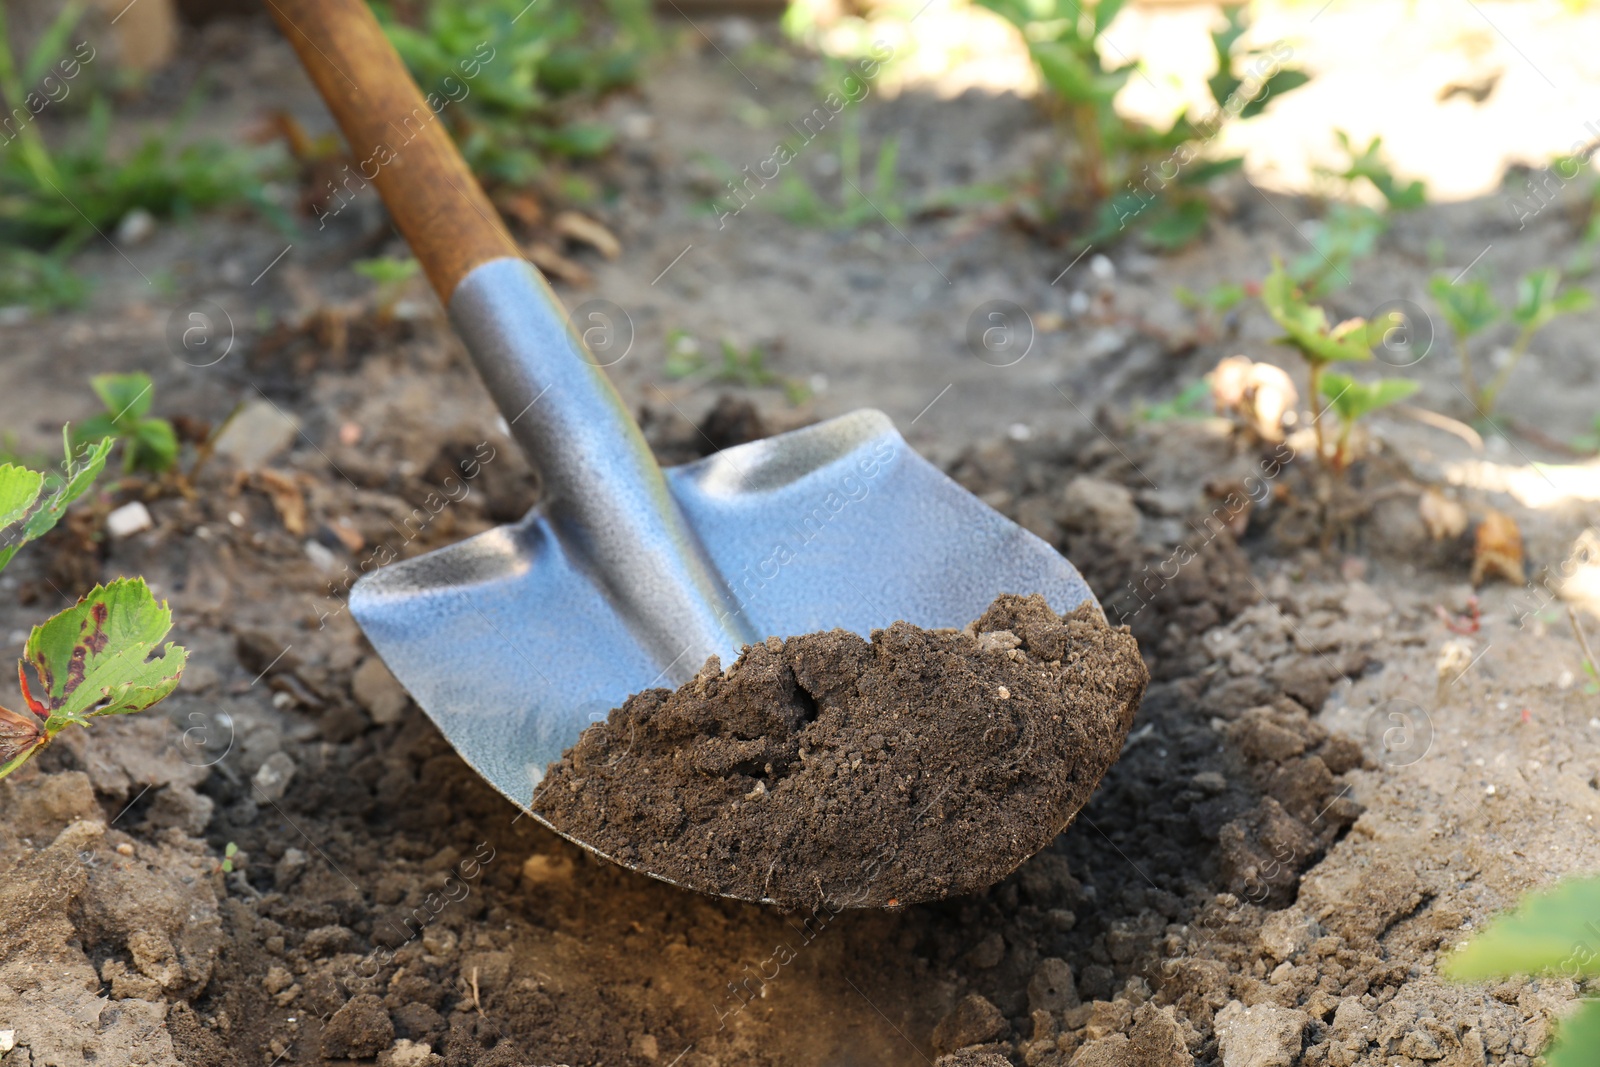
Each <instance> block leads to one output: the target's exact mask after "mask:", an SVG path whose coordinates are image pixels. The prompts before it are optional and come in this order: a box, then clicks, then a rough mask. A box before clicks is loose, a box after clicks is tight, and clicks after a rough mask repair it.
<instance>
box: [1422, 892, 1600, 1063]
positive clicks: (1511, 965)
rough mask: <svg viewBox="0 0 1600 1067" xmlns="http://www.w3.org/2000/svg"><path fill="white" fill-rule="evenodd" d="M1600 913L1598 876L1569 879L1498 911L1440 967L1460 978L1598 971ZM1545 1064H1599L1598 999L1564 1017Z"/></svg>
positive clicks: (1580, 974)
mask: <svg viewBox="0 0 1600 1067" xmlns="http://www.w3.org/2000/svg"><path fill="white" fill-rule="evenodd" d="M1597 913H1600V878H1596V877H1588V878H1569V879H1567V880H1565V881H1563V882H1560V883H1558V884H1557V885H1555V886H1554V887H1552V888H1550V889H1545V890H1542V891H1539V892H1535V893H1532V894H1529V895H1528V896H1527V897H1524V898H1523V900H1522V902H1521V904H1519V905H1518V906H1517V908H1516V910H1515V911H1511V912H1508V913H1506V914H1504V915H1500V916H1497V917H1496V918H1495V919H1494V920H1493V921H1492V922H1490V924H1489V925H1488V926H1487V927H1485V928H1484V930H1483V932H1482V933H1480V934H1479V935H1478V936H1477V937H1475V938H1473V939H1472V940H1471V941H1470V942H1468V943H1467V944H1466V945H1465V946H1464V947H1463V948H1461V949H1460V950H1459V951H1457V952H1455V953H1453V954H1452V955H1450V956H1448V957H1447V958H1446V959H1445V960H1444V962H1443V966H1442V967H1441V970H1443V972H1444V974H1445V975H1446V976H1447V977H1449V978H1453V979H1455V980H1456V981H1461V982H1476V981H1484V980H1487V979H1491V978H1504V977H1509V976H1510V975H1514V974H1557V975H1560V976H1561V977H1564V978H1573V979H1576V978H1580V977H1584V976H1592V975H1600V946H1596V945H1595V943H1594V940H1593V938H1594V917H1595V915H1596V914H1597ZM1544 1062H1545V1064H1546V1065H1547V1067H1592V1065H1593V1064H1595V1063H1600V1001H1596V1000H1585V1001H1583V1002H1581V1003H1580V1004H1579V1006H1578V1010H1577V1011H1576V1012H1574V1013H1573V1014H1572V1015H1570V1016H1568V1017H1567V1018H1566V1019H1563V1020H1562V1021H1561V1024H1560V1026H1559V1027H1558V1028H1557V1030H1556V1037H1555V1042H1554V1044H1552V1045H1551V1047H1550V1051H1549V1052H1548V1053H1547V1055H1546V1058H1545V1061H1544Z"/></svg>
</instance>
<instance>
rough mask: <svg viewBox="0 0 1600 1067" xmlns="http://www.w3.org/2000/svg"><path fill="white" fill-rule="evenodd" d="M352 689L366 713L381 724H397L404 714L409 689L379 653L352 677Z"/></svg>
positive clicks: (363, 663)
mask: <svg viewBox="0 0 1600 1067" xmlns="http://www.w3.org/2000/svg"><path fill="white" fill-rule="evenodd" d="M350 690H351V692H352V693H354V694H355V698H356V703H358V704H360V705H361V706H362V707H363V708H365V709H367V714H368V715H371V716H372V721H373V722H375V723H377V724H378V725H379V726H388V725H390V724H391V723H397V722H399V721H400V716H401V715H403V714H405V710H406V700H407V699H408V698H407V696H406V691H405V689H404V688H402V687H401V685H400V683H399V682H397V681H395V677H394V675H392V674H390V673H389V668H388V667H385V666H384V665H383V660H381V659H379V658H378V657H377V656H369V657H367V658H366V659H365V660H363V661H362V663H361V666H360V667H358V668H357V669H356V673H355V675H354V677H352V678H351V679H350Z"/></svg>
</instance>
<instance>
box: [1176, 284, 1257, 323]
mask: <svg viewBox="0 0 1600 1067" xmlns="http://www.w3.org/2000/svg"><path fill="white" fill-rule="evenodd" d="M1172 295H1173V296H1174V297H1175V298H1176V299H1177V301H1178V303H1180V304H1182V305H1183V306H1184V307H1186V308H1189V309H1190V310H1191V311H1208V312H1210V313H1211V314H1213V315H1226V314H1227V313H1228V312H1230V311H1232V310H1233V309H1234V308H1236V307H1238V306H1239V304H1240V302H1241V301H1243V300H1244V298H1245V295H1246V293H1245V288H1244V286H1242V285H1238V284H1235V283H1234V282H1223V283H1222V284H1220V285H1213V286H1212V287H1211V288H1209V289H1207V290H1206V291H1205V292H1203V293H1196V292H1195V291H1194V290H1192V289H1189V288H1188V287H1186V286H1182V285H1178V286H1174V287H1173V290H1172Z"/></svg>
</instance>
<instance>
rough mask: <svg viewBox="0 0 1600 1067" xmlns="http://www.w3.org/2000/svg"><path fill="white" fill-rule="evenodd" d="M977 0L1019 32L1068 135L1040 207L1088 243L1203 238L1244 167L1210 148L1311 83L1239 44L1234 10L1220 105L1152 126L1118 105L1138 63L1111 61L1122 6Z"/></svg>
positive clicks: (1221, 34)
mask: <svg viewBox="0 0 1600 1067" xmlns="http://www.w3.org/2000/svg"><path fill="white" fill-rule="evenodd" d="M980 3H982V4H983V6H985V7H987V8H989V9H990V10H991V11H994V12H996V13H997V14H999V15H1001V16H1002V17H1003V18H1005V19H1006V20H1008V21H1009V22H1011V23H1012V24H1013V25H1015V26H1016V27H1017V28H1018V29H1019V30H1020V31H1021V33H1022V36H1023V40H1024V41H1025V42H1026V44H1027V46H1028V52H1029V55H1030V57H1031V58H1032V60H1033V64H1034V67H1035V68H1036V69H1037V71H1038V74H1039V80H1040V82H1041V83H1042V85H1043V87H1044V92H1043V94H1042V95H1043V99H1044V101H1045V104H1046V106H1047V108H1048V109H1049V111H1050V112H1051V113H1052V115H1053V116H1054V117H1055V118H1056V119H1057V121H1058V122H1059V124H1060V126H1061V128H1062V134H1063V137H1062V154H1061V156H1060V157H1059V158H1058V159H1056V160H1054V161H1053V162H1052V164H1051V166H1050V168H1049V170H1048V171H1047V173H1045V174H1044V175H1043V176H1042V178H1041V180H1040V181H1039V182H1038V186H1039V189H1040V192H1039V194H1038V196H1037V198H1036V202H1035V203H1034V204H1032V205H1031V207H1032V208H1033V212H1034V213H1035V214H1037V215H1039V216H1042V217H1043V218H1044V219H1045V220H1046V221H1059V222H1062V223H1064V224H1068V225H1074V226H1076V228H1077V229H1078V232H1079V233H1080V234H1081V235H1082V236H1081V237H1080V242H1081V243H1083V244H1097V245H1103V244H1106V243H1109V242H1111V241H1115V240H1118V239H1120V238H1121V237H1124V236H1126V235H1127V234H1128V233H1130V232H1132V231H1135V230H1137V231H1138V232H1139V233H1140V234H1141V235H1142V237H1143V238H1144V239H1145V240H1146V241H1147V242H1149V243H1150V244H1153V245H1155V246H1157V247H1159V248H1177V247H1181V246H1182V245H1184V244H1187V243H1188V242H1189V241H1192V240H1194V239H1195V238H1196V237H1198V236H1199V235H1200V234H1201V233H1202V232H1204V230H1205V227H1206V224H1207V221H1208V218H1209V214H1210V205H1209V201H1208V200H1207V199H1206V197H1205V193H1204V189H1205V186H1206V185H1207V184H1208V183H1210V182H1211V181H1212V180H1213V179H1214V178H1216V177H1218V176H1219V175H1221V174H1224V173H1227V172H1229V171H1232V170H1237V169H1238V167H1239V166H1240V165H1241V162H1242V161H1241V160H1240V159H1238V158H1209V159H1208V158H1203V153H1204V146H1205V144H1206V143H1207V142H1209V141H1210V140H1211V138H1212V136H1213V135H1214V134H1215V133H1216V131H1217V129H1218V128H1219V127H1220V126H1221V124H1222V123H1223V122H1226V121H1231V120H1232V119H1234V118H1241V119H1248V118H1250V117H1252V116H1254V115H1256V114H1259V113H1260V111H1261V110H1262V109H1263V108H1265V107H1266V105H1267V102H1268V101H1269V100H1271V99H1273V98H1274V97H1276V96H1279V95H1281V94H1283V93H1285V92H1288V91H1290V90H1291V89H1294V88H1296V87H1298V86H1300V85H1303V84H1304V83H1305V82H1306V81H1307V77H1306V75H1305V74H1304V73H1303V72H1301V71H1298V70H1293V69H1289V68H1283V67H1281V66H1280V65H1279V63H1278V62H1277V60H1276V59H1275V57H1272V56H1269V55H1267V54H1265V53H1261V52H1254V51H1248V50H1246V49H1243V48H1241V47H1240V41H1241V40H1242V38H1243V36H1244V33H1245V28H1246V27H1245V23H1244V21H1243V15H1241V14H1239V13H1238V12H1234V13H1232V14H1230V15H1229V18H1228V22H1227V23H1226V25H1225V26H1224V27H1223V28H1222V29H1220V30H1218V31H1216V32H1214V33H1213V34H1212V47H1213V51H1214V52H1215V54H1216V57H1217V73H1216V74H1215V75H1214V76H1213V77H1212V78H1211V79H1210V80H1209V82H1208V83H1207V84H1208V87H1209V88H1210V90H1211V92H1212V95H1213V97H1214V103H1215V108H1214V110H1212V111H1211V112H1210V113H1209V114H1208V115H1207V116H1205V117H1204V118H1202V119H1200V120H1198V121H1197V120H1194V119H1192V118H1191V117H1190V116H1189V115H1188V114H1187V113H1182V114H1179V115H1178V116H1176V117H1175V118H1174V119H1172V120H1171V122H1169V123H1167V124H1166V125H1165V126H1149V125H1145V124H1143V123H1140V122H1136V121H1134V120H1132V119H1129V118H1125V117H1124V116H1122V115H1121V114H1120V113H1118V111H1117V109H1116V97H1117V94H1118V93H1120V92H1121V90H1122V87H1123V86H1124V85H1125V84H1126V83H1127V81H1128V78H1129V77H1130V76H1131V75H1132V74H1133V72H1134V70H1135V65H1134V64H1132V63H1121V64H1113V63H1108V62H1106V60H1105V58H1104V57H1105V56H1107V55H1113V56H1120V55H1121V53H1120V52H1118V51H1117V49H1116V48H1114V47H1112V46H1111V45H1109V44H1108V43H1107V42H1106V40H1105V32H1106V29H1107V27H1108V26H1110V24H1111V22H1112V21H1113V20H1114V19H1115V18H1116V16H1117V14H1118V13H1119V12H1120V11H1121V9H1122V6H1123V0H1098V2H1097V3H1092V4H1091V3H1083V4H1081V5H1080V4H1079V3H1078V2H1077V0H980ZM1269 70H1270V73H1268V71H1269ZM1084 222H1088V225H1087V227H1085V226H1084V225H1082V224H1083V223H1084Z"/></svg>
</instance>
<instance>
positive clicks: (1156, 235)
mask: <svg viewBox="0 0 1600 1067" xmlns="http://www.w3.org/2000/svg"><path fill="white" fill-rule="evenodd" d="M1210 217H1211V211H1210V209H1209V208H1208V207H1207V205H1206V202H1205V201H1204V200H1201V199H1198V198H1196V199H1194V200H1185V201H1182V202H1180V203H1178V204H1176V205H1172V206H1168V207H1164V208H1163V209H1162V210H1160V211H1158V212H1157V213H1156V214H1155V215H1154V216H1152V217H1151V219H1150V222H1149V224H1148V225H1146V227H1145V229H1144V236H1145V239H1146V240H1148V241H1149V242H1150V243H1151V244H1153V245H1155V246H1156V247H1158V248H1162V249H1166V250H1168V251H1172V250H1175V249H1179V248H1182V247H1183V246H1184V245H1186V244H1188V243H1189V242H1191V241H1193V240H1194V239H1195V238H1197V237H1199V236H1200V235H1201V234H1203V233H1205V232H1206V222H1207V221H1208V220H1209V219H1210Z"/></svg>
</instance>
